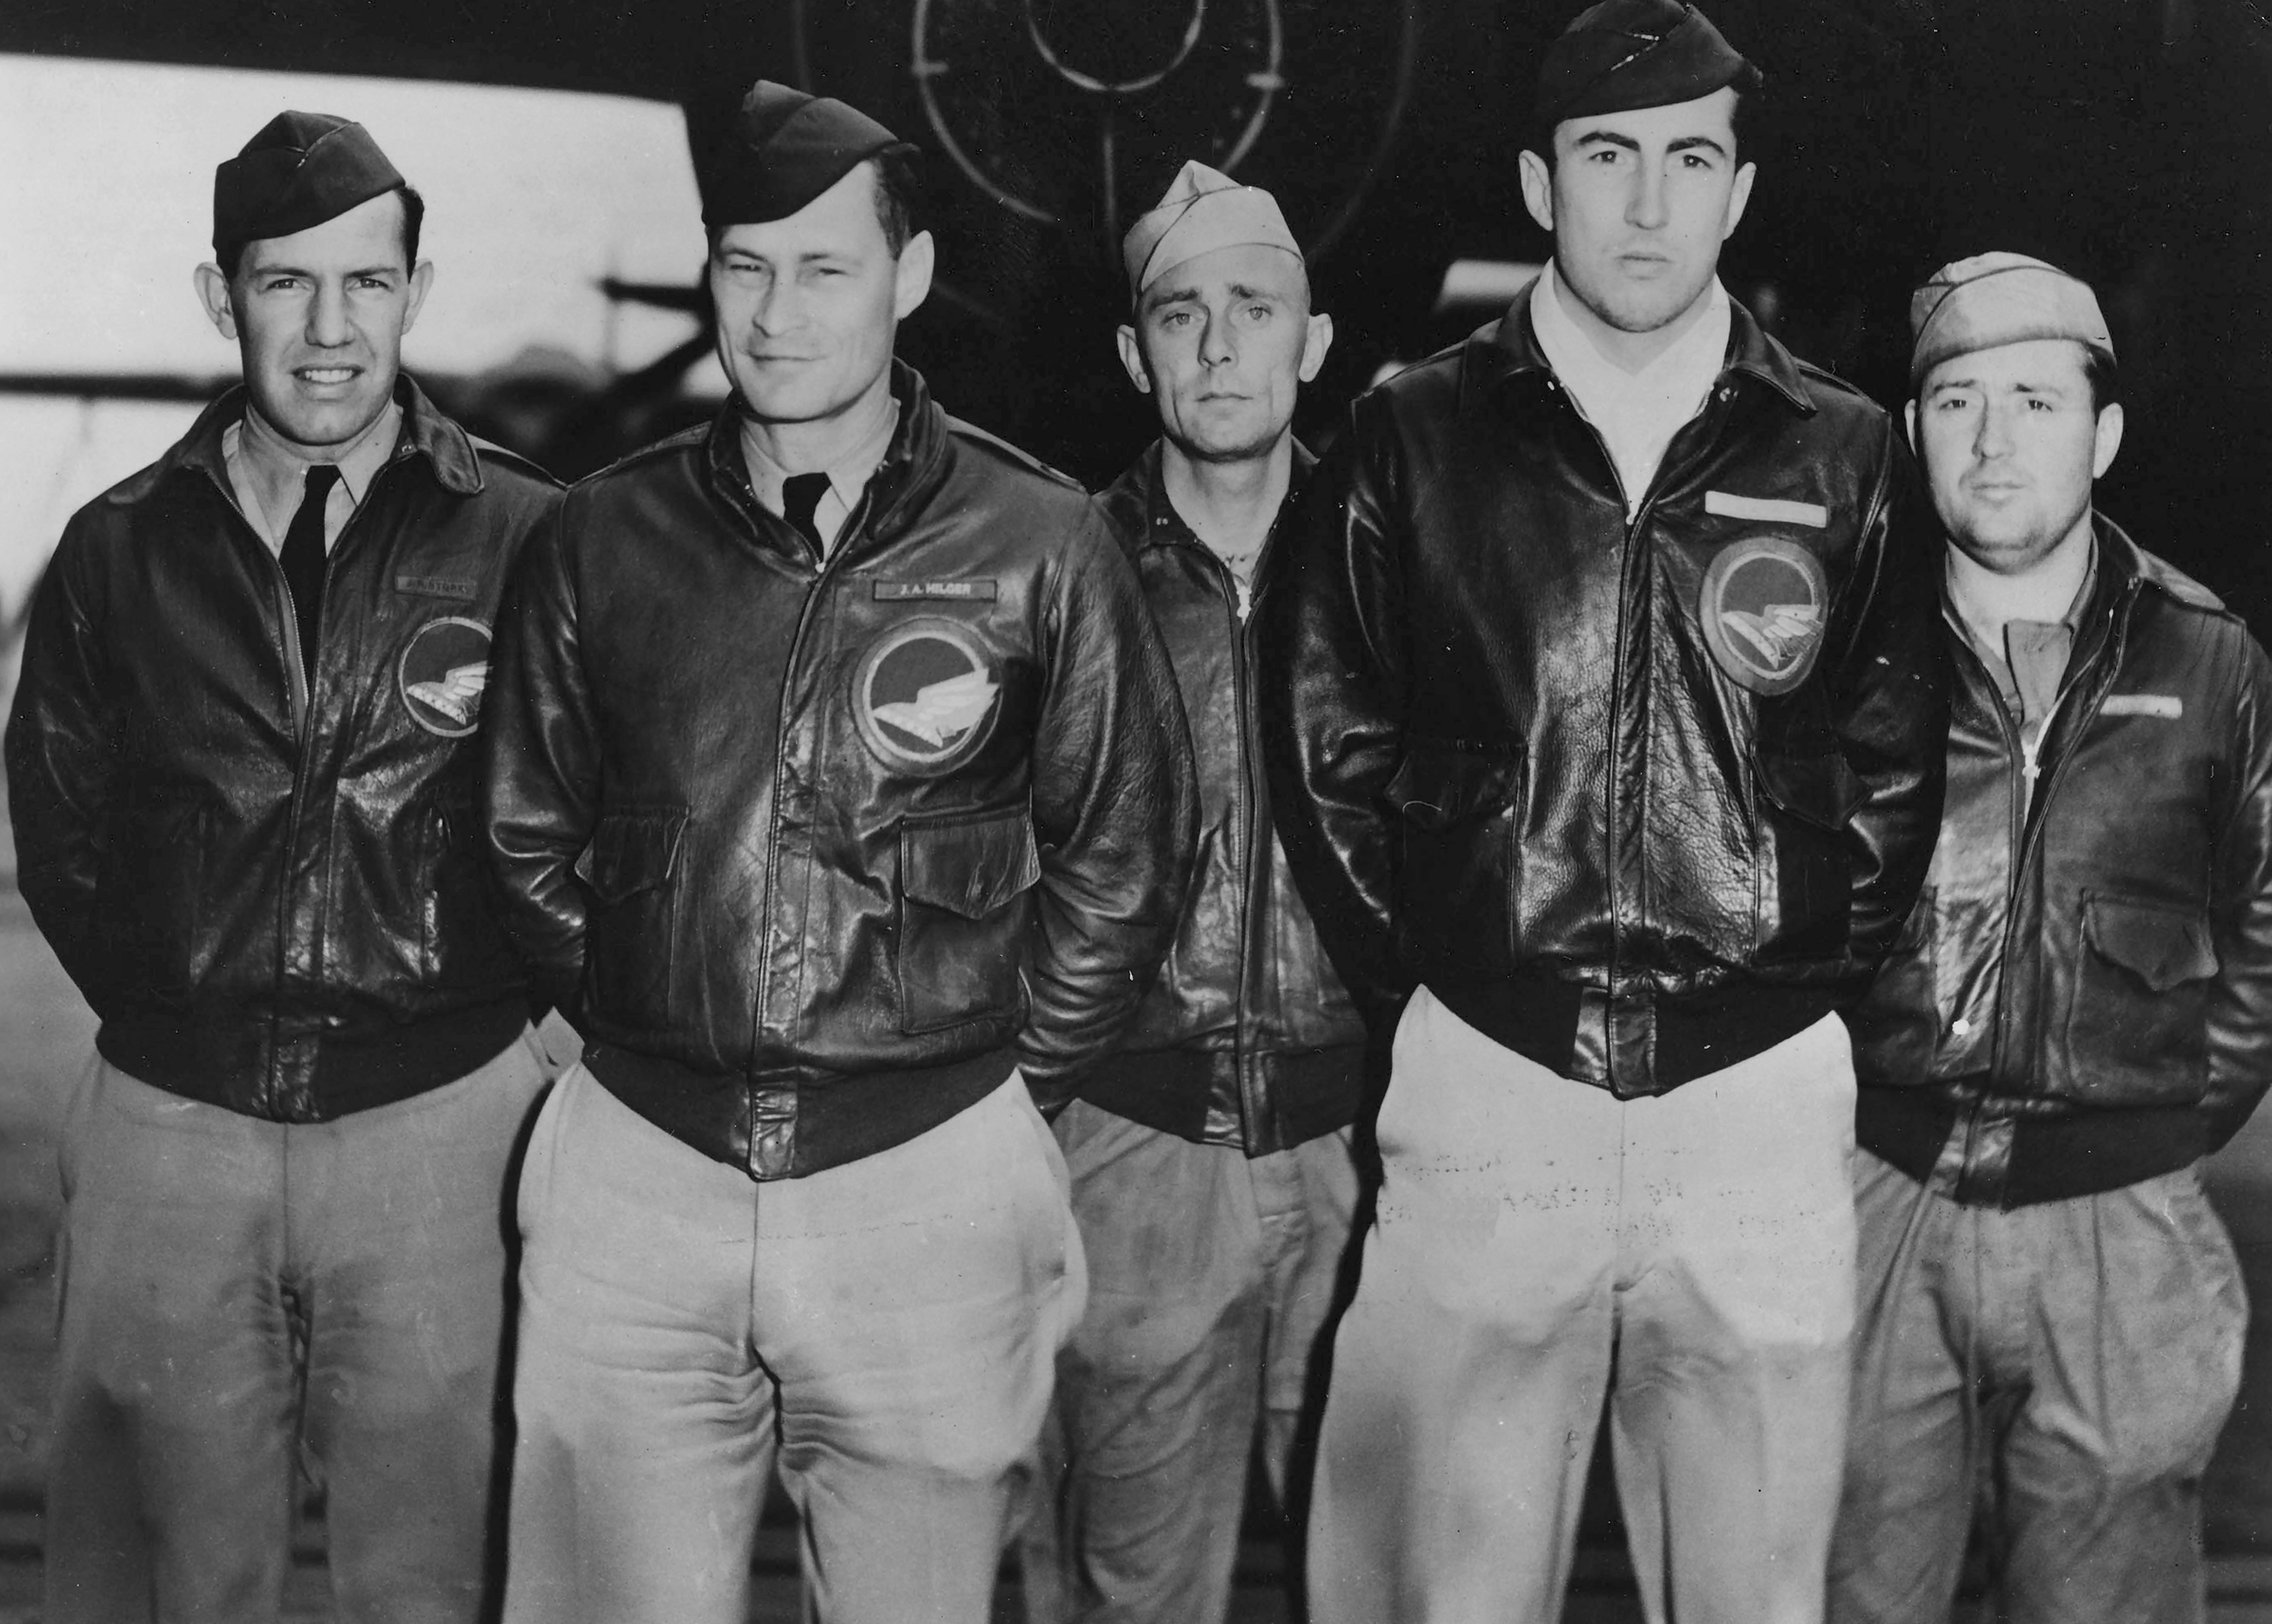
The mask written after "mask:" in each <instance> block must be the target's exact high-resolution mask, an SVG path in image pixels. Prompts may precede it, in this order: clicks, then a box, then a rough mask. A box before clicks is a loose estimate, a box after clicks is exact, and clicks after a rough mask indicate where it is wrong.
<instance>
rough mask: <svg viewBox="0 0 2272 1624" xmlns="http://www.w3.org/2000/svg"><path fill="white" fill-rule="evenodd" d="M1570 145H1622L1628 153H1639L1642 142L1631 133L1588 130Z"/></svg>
mask: <svg viewBox="0 0 2272 1624" xmlns="http://www.w3.org/2000/svg"><path fill="white" fill-rule="evenodd" d="M1570 145H1573V146H1616V147H1622V148H1623V149H1624V150H1625V151H1626V152H1628V153H1637V152H1639V151H1640V142H1638V141H1636V140H1634V139H1633V138H1632V137H1631V136H1629V135H1620V134H1618V132H1617V131H1616V130H1588V131H1586V133H1585V134H1583V135H1581V136H1580V137H1579V138H1577V139H1576V140H1574V141H1573V142H1571V143H1570Z"/></svg>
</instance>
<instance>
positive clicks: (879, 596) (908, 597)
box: [875, 581, 994, 603]
mask: <svg viewBox="0 0 2272 1624" xmlns="http://www.w3.org/2000/svg"><path fill="white" fill-rule="evenodd" d="M935 600H944V601H948V602H963V603H968V602H972V601H976V602H980V603H991V602H993V601H994V583H993V582H991V581H878V582H877V583H876V597H875V601H877V602H878V603H926V602H931V601H935Z"/></svg>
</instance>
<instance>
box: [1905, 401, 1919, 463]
mask: <svg viewBox="0 0 2272 1624" xmlns="http://www.w3.org/2000/svg"><path fill="white" fill-rule="evenodd" d="M1902 422H1904V423H1906V424H1908V425H1909V430H1910V451H1915V452H1916V453H1917V455H1918V456H1920V457H1922V456H1924V447H1923V446H1921V445H1919V444H1918V443H1917V397H1916V396H1915V395H1911V396H1910V399H1909V404H1908V405H1907V406H1903V407H1902Z"/></svg>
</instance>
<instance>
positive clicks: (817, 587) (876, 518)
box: [729, 465, 897, 1167]
mask: <svg viewBox="0 0 2272 1624" xmlns="http://www.w3.org/2000/svg"><path fill="white" fill-rule="evenodd" d="M878 466H879V467H880V465H878ZM871 479H872V476H871ZM729 502H730V504H731V505H732V506H733V507H734V508H735V509H736V510H738V511H740V512H741V514H742V518H743V519H744V522H746V523H748V524H749V525H751V528H752V529H753V530H758V531H762V529H763V521H762V520H760V519H759V518H758V517H757V514H756V513H755V512H754V511H752V509H753V508H754V507H755V505H756V504H755V503H746V502H744V500H743V493H742V492H740V491H739V490H731V491H729ZM869 503H870V496H869V495H863V496H862V498H861V502H860V506H859V508H856V509H855V510H853V511H852V512H851V513H848V514H847V515H846V516H845V519H844V525H843V528H841V529H840V530H839V531H838V532H837V533H836V535H835V538H834V540H833V541H832V543H831V544H830V545H829V546H828V547H826V548H823V549H822V550H821V553H820V556H819V557H818V558H817V559H816V558H812V553H811V548H810V546H809V545H808V546H806V547H805V548H803V552H802V556H803V557H804V558H807V559H811V566H810V567H811V571H812V574H811V586H810V590H808V591H807V592H806V593H805V595H804V607H803V608H801V609H799V610H798V611H797V614H796V630H795V631H794V632H792V633H791V634H790V635H789V640H788V659H786V660H785V661H783V662H782V666H781V693H780V694H779V695H778V696H777V697H775V699H774V714H775V716H776V717H777V718H780V719H782V720H784V721H785V720H786V719H787V718H788V705H787V704H786V701H787V700H788V697H789V689H790V685H791V684H792V683H794V682H795V681H796V672H797V656H798V655H799V654H800V653H801V652H803V648H804V638H805V632H806V630H807V629H808V628H810V627H811V624H812V617H813V615H814V613H815V612H816V611H817V610H818V607H819V605H820V600H821V599H822V597H823V596H824V595H825V594H824V593H823V592H822V587H823V586H824V585H825V584H826V581H827V579H828V576H829V572H830V571H831V570H834V569H835V568H836V567H837V565H838V564H839V563H840V562H841V561H842V560H843V559H844V558H845V557H847V556H848V555H849V554H850V553H851V551H852V549H853V548H854V546H855V545H856V543H857V542H859V541H861V540H865V539H866V538H867V537H869V536H871V535H873V534H875V533H876V532H877V530H878V526H879V525H880V523H881V521H882V520H883V519H884V518H887V517H889V516H888V515H887V514H883V513H877V512H871V513H869V514H867V515H866V517H865V519H864V522H861V523H857V524H856V522H855V521H859V520H862V519H863V515H862V512H861V509H863V508H866V507H868V506H869ZM896 505H897V504H896V503H895V504H894V507H895V508H896ZM766 517H767V518H779V516H778V515H775V514H771V513H768V514H767V515H766ZM781 522H782V523H783V524H784V525H786V523H787V521H786V520H782V521H781ZM753 540H754V541H755V544H756V545H757V546H758V547H759V548H763V547H764V545H765V543H764V541H763V540H762V539H761V538H753ZM799 540H800V541H802V540H803V538H802V537H799ZM792 731H793V730H792V729H790V728H788V727H787V726H776V727H775V729H774V796H773V812H772V816H771V818H770V820H769V823H768V824H767V827H766V889H765V894H764V896H763V897H762V898H759V900H760V902H761V903H762V905H763V906H764V910H765V930H766V940H767V941H768V942H770V941H771V940H772V938H773V928H774V925H773V916H774V907H775V905H776V902H775V885H776V883H777V882H778V878H779V875H780V873H781V863H780V860H779V858H780V853H781V785H782V784H784V783H785V782H787V781H788V771H787V769H788V764H789V748H790V735H791V733H792ZM760 962H761V964H762V965H763V967H762V968H761V969H760V970H759V973H758V994H757V1007H756V1009H754V1010H753V1011H751V1028H750V1038H751V1044H750V1048H751V1062H752V1063H754V1062H755V1061H756V1058H757V1053H758V1050H759V1048H760V1047H762V1044H763V1040H764V1036H765V1032H766V1020H767V1017H766V1005H767V1003H768V1002H770V1000H771V997H772V994H773V975H774V971H773V955H772V954H771V953H766V954H764V955H762V956H761V958H760ZM757 1152H758V1139H757V1135H756V1133H755V1131H754V1129H753V1130H752V1132H751V1136H750V1155H751V1158H752V1159H751V1166H753V1167H754V1166H755V1158H756V1155H757Z"/></svg>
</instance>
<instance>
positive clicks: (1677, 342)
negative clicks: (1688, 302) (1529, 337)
mask: <svg viewBox="0 0 2272 1624" xmlns="http://www.w3.org/2000/svg"><path fill="white" fill-rule="evenodd" d="M1704 300H1705V303H1704V312H1703V314H1702V315H1701V316H1700V317H1697V319H1696V320H1695V321H1694V322H1693V323H1692V324H1690V325H1689V328H1688V331H1687V332H1684V333H1682V334H1681V335H1680V336H1679V337H1678V339H1674V340H1673V341H1672V343H1671V344H1670V345H1669V346H1666V348H1665V350H1664V353H1663V354H1660V355H1658V356H1657V357H1656V358H1655V360H1654V361H1650V362H1649V363H1648V365H1647V366H1646V367H1643V368H1642V369H1640V371H1639V372H1628V371H1626V369H1624V368H1623V367H1620V366H1618V364H1617V362H1615V361H1611V359H1610V358H1609V357H1608V356H1607V355H1605V354H1603V353H1602V351H1601V349H1600V347H1599V346H1597V345H1596V344H1595V342H1594V340H1593V339H1591V338H1589V337H1588V336H1587V333H1586V331H1585V329H1583V328H1581V327H1580V326H1579V325H1578V324H1577V322H1576V321H1575V320H1574V319H1573V317H1571V315H1570V312H1569V310H1568V309H1566V307H1565V306H1564V304H1563V302H1562V294H1561V279H1560V278H1559V276H1558V274H1557V273H1556V272H1555V269H1554V262H1553V261H1552V260H1551V259H1550V260H1548V261H1547V262H1546V269H1545V270H1544V271H1543V272H1540V274H1539V278H1538V280H1537V282H1536V284H1535V285H1534V287H1533V290H1532V293H1531V295H1530V324H1531V329H1532V331H1533V332H1535V333H1536V335H1537V338H1538V347H1539V348H1540V350H1542V351H1543V352H1544V354H1545V356H1546V361H1547V364H1548V365H1549V366H1551V367H1552V368H1553V369H1554V374H1555V376H1557V377H1558V378H1560V379H1561V380H1562V384H1563V387H1564V388H1566V389H1567V390H1568V391H1570V392H1571V394H1572V395H1573V396H1574V397H1575V398H1576V399H1577V402H1578V405H1579V406H1581V408H1582V409H1583V410H1584V411H1585V413H1586V415H1587V417H1588V419H1589V420H1591V421H1594V422H1596V423H1597V424H1598V423H1601V422H1603V421H1606V420H1611V419H1613V418H1614V417H1615V416H1616V415H1617V413H1616V409H1615V408H1616V407H1617V406H1618V404H1619V403H1621V402H1623V401H1626V400H1630V399H1633V397H1634V396H1636V395H1640V394H1647V395H1649V396H1654V397H1660V398H1662V399H1664V400H1666V401H1667V402H1668V403H1670V404H1673V405H1678V406H1685V407H1686V408H1688V409H1689V410H1690V411H1692V412H1693V410H1694V409H1695V407H1696V406H1697V405H1698V404H1699V403H1700V402H1701V401H1702V400H1703V399H1704V397H1705V395H1706V393H1707V392H1708V391H1709V390H1710V389H1711V387H1712V384H1713V383H1714V382H1715V380H1716V379H1717V378H1718V377H1719V376H1720V369H1721V368H1722V367H1723V366H1724V365H1725V364H1726V362H1727V359H1728V333H1729V329H1730V324H1731V323H1732V321H1733V317H1732V316H1731V315H1730V309H1729V303H1728V290H1727V289H1726V288H1724V287H1722V286H1721V285H1720V279H1719V278H1717V277H1714V278H1713V279H1712V286H1711V288H1710V289H1709V290H1708V292H1707V293H1706V294H1705V295H1704Z"/></svg>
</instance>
